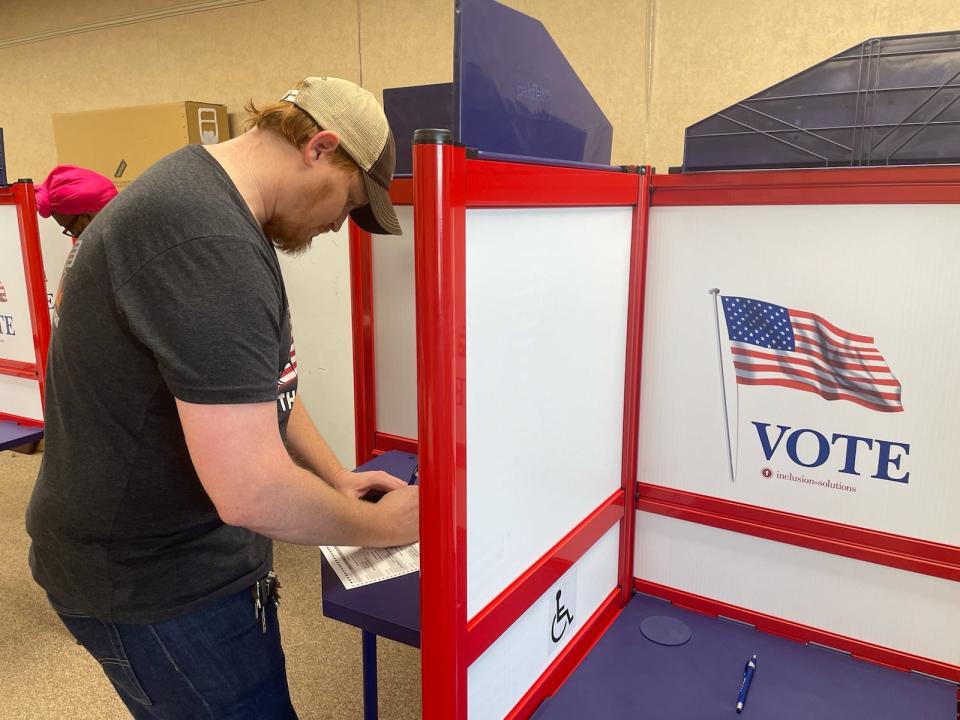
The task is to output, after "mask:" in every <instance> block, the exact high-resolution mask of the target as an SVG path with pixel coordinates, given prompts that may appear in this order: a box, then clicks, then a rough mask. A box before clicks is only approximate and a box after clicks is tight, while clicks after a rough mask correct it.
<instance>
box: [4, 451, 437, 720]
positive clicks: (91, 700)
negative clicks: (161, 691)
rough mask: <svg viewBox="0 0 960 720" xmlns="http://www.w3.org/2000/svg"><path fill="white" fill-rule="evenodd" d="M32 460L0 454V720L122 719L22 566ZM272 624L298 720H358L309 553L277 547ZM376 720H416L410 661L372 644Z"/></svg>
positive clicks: (356, 646) (354, 653) (353, 661)
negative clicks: (278, 598)
mask: <svg viewBox="0 0 960 720" xmlns="http://www.w3.org/2000/svg"><path fill="white" fill-rule="evenodd" d="M40 457H41V455H40V454H39V453H37V454H35V455H21V454H17V453H12V452H0V567H2V568H3V569H4V572H3V574H2V575H0V595H2V597H0V610H2V611H0V698H2V700H0V720H49V719H52V718H65V719H69V720H114V719H118V720H119V719H120V718H128V717H129V715H128V714H127V712H126V710H125V708H124V707H123V705H122V704H121V703H120V701H119V700H118V699H117V697H116V695H115V694H114V692H113V689H112V688H111V686H110V684H109V683H108V682H107V680H106V678H105V677H104V676H103V674H102V673H101V672H100V669H99V666H98V665H97V664H96V662H94V661H93V660H92V659H91V658H90V657H89V656H88V655H87V654H86V653H85V651H84V650H83V649H82V648H80V647H78V646H77V645H76V644H74V643H73V641H72V639H71V638H70V636H69V635H68V634H67V631H66V630H65V629H64V628H63V626H62V625H61V624H60V621H59V620H58V619H57V617H56V615H54V613H53V611H52V610H50V608H49V607H48V606H47V604H46V601H45V599H44V596H43V594H42V592H41V590H40V588H39V587H37V585H36V584H35V583H34V582H33V580H32V578H31V577H30V570H29V568H28V566H27V561H26V557H27V547H28V538H27V534H26V532H25V531H24V529H23V513H24V510H25V508H26V504H27V500H28V499H29V497H30V492H31V490H32V488H33V482H34V479H35V478H36V476H37V469H38V468H39V466H40ZM275 556H276V560H275V562H276V569H277V572H278V573H279V574H280V577H281V579H282V581H283V584H284V591H283V605H282V606H281V608H280V620H281V623H282V632H283V638H284V643H283V644H284V649H285V651H286V655H287V672H288V675H289V678H290V690H291V693H292V695H293V702H294V705H295V706H296V708H297V712H298V713H299V715H300V717H301V719H302V720H319V719H320V718H323V720H348V719H349V720H358V719H359V718H361V717H362V709H361V708H362V704H361V686H360V632H359V631H358V630H355V629H354V628H351V627H349V626H347V625H343V624H342V623H338V622H335V621H332V620H326V619H325V618H324V617H323V615H322V613H321V610H320V572H319V551H318V550H317V549H316V548H311V547H301V546H296V545H286V544H279V543H278V544H277V546H276V551H275ZM379 647H380V652H379V662H380V717H381V718H383V719H384V720H415V719H416V718H419V717H420V653H419V651H418V650H415V649H413V648H408V647H405V646H403V645H399V644H397V643H393V642H390V641H387V640H381V641H380V643H379Z"/></svg>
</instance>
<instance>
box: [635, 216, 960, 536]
mask: <svg viewBox="0 0 960 720" xmlns="http://www.w3.org/2000/svg"><path fill="white" fill-rule="evenodd" d="M957 228H960V205H830V206H795V205H791V206H732V207H731V206H722V207H662V208H653V209H652V211H651V216H650V228H649V251H648V257H647V287H646V302H645V314H646V317H645V320H644V340H643V380H642V389H641V393H642V394H641V398H642V402H641V404H640V411H641V418H640V434H639V479H640V481H641V482H647V483H653V484H656V485H664V486H668V487H672V488H677V489H680V490H686V491H690V492H695V493H699V494H703V495H709V496H713V497H719V498H723V499H726V500H731V501H735V502H742V503H747V504H751V505H758V506H761V507H768V508H772V509H775V510H783V511H787V512H792V513H798V514H801V515H808V516H812V517H816V518H821V519H825V520H830V521H834V522H840V523H845V524H850V525H856V526H860V527H866V528H870V529H876V530H881V531H883V532H888V533H894V534H897V535H906V536H910V537H917V538H922V539H925V540H931V541H935V542H940V543H946V544H950V545H960V523H958V522H957V508H960V483H957V482H955V481H954V475H955V468H956V467H957V466H960V443H958V442H957V441H956V437H955V436H956V428H957V427H958V423H960V409H958V405H957V402H956V398H957V397H958V396H960V375H958V373H957V372H956V369H955V364H956V358H957V357H960V332H958V331H957V328H960V303H957V302H956V301H955V292H956V285H957V278H960V245H958V244H957ZM711 288H719V290H720V294H721V296H725V297H731V298H735V297H739V298H750V299H753V300H755V301H760V302H762V303H769V304H771V305H776V306H780V307H782V308H787V309H789V310H790V311H791V317H792V313H794V312H807V313H813V314H816V315H819V316H821V317H822V318H824V319H825V321H826V322H828V323H830V324H831V325H833V326H834V329H833V330H830V329H825V330H820V331H817V332H810V331H807V330H803V329H802V325H803V323H802V322H798V321H796V320H793V319H791V322H792V324H793V326H794V332H795V333H800V334H801V335H802V334H810V335H813V336H816V337H815V338H814V340H812V341H811V344H810V346H808V347H807V348H805V349H806V350H807V352H806V353H798V352H792V353H790V355H791V359H789V360H784V359H782V358H779V359H778V357H777V356H776V351H771V350H770V349H767V348H763V347H759V346H757V345H754V344H743V343H741V344H740V345H739V346H737V347H735V346H734V345H733V343H731V340H730V338H729V334H728V331H727V325H726V322H725V315H724V310H723V309H722V307H720V308H719V309H715V306H718V307H719V306H720V305H721V303H719V302H716V303H715V301H714V298H713V296H711V295H710V294H709V291H710V289H711ZM715 313H716V315H715ZM718 320H719V334H720V341H719V347H718V339H717V321H718ZM807 324H810V323H809V322H808V323H807ZM836 330H839V331H841V332H843V331H845V332H846V333H848V334H851V333H852V334H856V335H861V336H865V337H868V338H872V343H870V346H872V347H874V348H875V349H876V352H872V353H869V355H871V356H873V357H874V358H876V357H878V356H882V360H880V359H873V360H870V361H861V360H858V359H856V357H854V356H855V355H856V351H854V350H853V349H852V348H854V347H856V346H857V345H858V343H857V342H855V341H852V340H849V339H844V338H843V337H842V336H841V335H837V334H836V333H835V331H836ZM802 339H803V338H801V340H802ZM801 340H798V341H797V342H798V343H799V342H801ZM860 344H862V343H860ZM797 347H798V348H799V347H801V346H800V345H798V346H797ZM817 347H819V350H817V349H816V348H817ZM824 348H830V350H831V352H826V353H825V351H824ZM734 350H736V351H737V358H738V363H739V365H740V371H741V373H743V374H745V375H746V376H748V377H745V378H744V379H745V380H749V379H750V377H754V376H755V377H759V376H761V375H762V376H764V377H765V379H767V380H773V381H775V382H780V381H782V380H787V381H788V382H791V381H792V380H791V378H795V379H800V380H804V381H805V382H807V381H808V378H809V376H810V375H811V374H813V376H814V377H825V376H827V375H828V373H825V370H826V371H831V370H835V371H837V372H838V373H839V374H840V375H841V376H842V378H841V379H840V380H839V381H837V380H836V377H834V380H833V382H839V384H840V385H841V386H844V387H846V386H850V385H853V386H855V387H858V388H866V389H868V390H870V389H871V388H872V391H874V392H876V391H880V392H886V393H888V394H889V393H891V392H894V391H895V390H896V383H897V382H899V383H900V385H902V396H901V397H902V407H903V410H902V412H884V411H881V410H879V409H874V408H871V407H865V406H862V405H860V404H856V403H854V402H851V401H848V400H827V399H824V398H823V397H820V396H819V395H817V394H814V393H812V392H805V391H801V390H798V389H794V388H790V387H786V386H779V385H778V386H752V385H748V384H738V383H737V382H736V374H737V368H736V367H735V366H734ZM744 351H746V352H747V353H752V354H753V355H750V357H748V358H744V357H743V355H742V353H743V352H744ZM833 351H836V352H835V353H833ZM757 353H759V354H760V355H762V356H764V357H765V358H767V359H764V360H759V361H758V360H756V357H757V355H756V354H757ZM831 353H833V357H827V355H830V354H831ZM768 356H773V358H772V359H769V357H768ZM796 358H800V359H801V360H803V361H804V362H805V363H806V364H803V365H802V366H801V368H800V369H801V372H804V373H807V374H806V375H799V376H798V375H797V374H796V370H797V365H796V364H795V363H796ZM757 362H759V363H760V364H761V365H764V366H765V367H767V368H768V370H767V371H765V372H763V373H760V372H756V373H754V374H753V375H752V376H751V375H750V373H751V372H753V371H752V370H751V369H750V368H746V369H745V365H746V364H748V363H757ZM721 363H722V364H723V375H724V378H725V383H721V374H720V366H721ZM751 367H755V365H753V366H751ZM881 367H886V368H887V369H888V370H889V372H883V371H880V370H877V369H876V368H881ZM781 370H783V372H781ZM874 381H876V383H878V384H877V385H874ZM814 382H816V381H814ZM724 387H725V390H726V410H727V414H728V426H727V428H728V429H729V450H730V455H731V456H732V458H733V465H734V469H735V481H734V482H732V481H731V479H730V473H729V460H728V443H727V428H725V425H724V422H725V421H724V402H723V398H722V394H721V391H722V389H723V388H724Z"/></svg>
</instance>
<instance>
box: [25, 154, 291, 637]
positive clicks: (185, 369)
mask: <svg viewBox="0 0 960 720" xmlns="http://www.w3.org/2000/svg"><path fill="white" fill-rule="evenodd" d="M69 264H70V266H69V267H68V268H67V271H66V274H65V276H64V278H63V281H62V291H63V292H62V298H61V305H60V307H59V308H58V317H57V326H56V328H55V329H54V333H53V338H52V341H51V344H50V353H49V361H48V365H47V376H46V381H47V386H46V411H45V432H46V449H45V451H44V455H43V463H42V465H41V466H40V475H39V477H38V478H37V484H36V487H35V488H34V491H33V497H32V498H31V500H30V506H29V507H28V509H27V531H28V532H29V534H30V537H31V538H32V541H33V542H32V546H31V548H30V565H31V568H32V569H33V575H34V577H35V578H36V580H37V582H38V583H40V585H41V586H43V587H44V588H45V589H46V590H47V591H48V592H49V593H51V594H52V595H53V596H54V597H55V598H57V599H58V600H59V601H60V602H62V603H64V604H65V605H67V606H68V607H70V608H72V609H75V610H78V611H81V612H84V613H87V614H89V615H93V616H95V617H98V618H100V619H103V620H109V621H113V622H126V623H140V622H161V621H163V620H166V619H170V618H173V617H176V616H178V615H182V614H184V613H187V612H189V611H191V610H195V609H197V608H199V607H201V606H203V605H205V604H207V603H210V602H212V601H214V600H216V599H218V598H221V597H223V596H225V595H227V594H230V593H232V592H235V591H236V590H239V589H241V588H242V587H244V586H247V585H251V584H252V583H253V582H254V580H255V579H257V578H259V577H261V576H263V575H265V574H266V572H267V571H268V570H269V569H270V565H271V563H272V544H271V541H270V540H269V539H267V538H265V537H263V536H261V535H258V534H256V533H254V532H251V531H250V530H246V529H243V528H239V527H234V526H231V525H226V524H224V523H223V521H222V520H221V519H220V517H219V515H218V514H217V511H216V509H215V507H214V505H213V503H212V501H211V500H210V498H209V497H208V496H207V494H206V492H205V491H204V489H203V486H202V485H201V484H200V481H199V479H198V477H197V473H196V471H195V470H194V467H193V464H192V462H191V460H190V455H189V453H188V451H187V447H186V443H185V441H184V437H183V429H182V427H181V425H180V419H179V416H178V414H177V409H176V404H175V402H174V398H175V397H176V398H179V399H180V400H183V401H186V402H190V403H201V404H231V403H258V402H268V401H275V402H276V403H277V416H278V421H279V424H280V431H281V435H283V436H285V431H286V424H287V420H288V417H289V414H290V410H291V409H292V404H293V402H294V398H295V397H296V391H297V378H296V360H295V355H294V353H293V339H292V336H291V329H290V313H289V306H288V304H287V296H286V291H285V289H284V285H283V277H282V276H281V273H280V265H279V262H278V261H277V256H276V252H275V251H274V249H273V247H272V246H271V244H270V242H269V241H268V240H267V238H266V237H265V236H264V234H263V231H262V230H261V228H260V227H259V225H258V224H257V222H256V220H255V219H254V217H253V215H252V214H251V213H250V211H249V209H248V208H247V206H246V204H245V203H244V200H243V198H242V197H241V196H240V194H239V192H238V191H237V189H236V187H235V186H234V185H233V183H232V182H231V180H230V178H229V177H228V176H227V174H226V173H225V172H224V171H223V169H222V168H221V166H220V165H219V164H218V163H217V162H216V161H215V160H214V159H213V158H212V156H210V154H209V153H207V152H206V151H205V150H204V149H203V148H202V147H199V146H188V147H186V148H184V149H182V150H179V151H177V152H175V153H173V154H172V155H170V156H168V157H166V158H164V159H163V160H161V161H160V162H158V163H157V164H156V165H154V166H153V167H152V168H150V169H149V170H148V171H147V172H145V173H144V174H143V175H142V176H141V177H140V178H138V179H137V180H136V181H135V182H133V183H132V184H131V185H130V187H129V188H127V189H126V190H124V192H122V193H121V194H120V195H119V196H117V197H116V198H115V199H114V200H113V201H112V202H111V203H110V204H109V205H108V206H107V207H106V208H105V209H104V210H103V212H101V213H100V214H99V215H98V216H97V217H96V219H95V220H94V221H93V223H92V224H91V225H90V226H89V227H88V228H87V229H86V230H85V231H84V233H83V235H82V236H81V238H80V243H78V249H77V252H76V253H75V254H73V255H72V257H71V259H70V263H69Z"/></svg>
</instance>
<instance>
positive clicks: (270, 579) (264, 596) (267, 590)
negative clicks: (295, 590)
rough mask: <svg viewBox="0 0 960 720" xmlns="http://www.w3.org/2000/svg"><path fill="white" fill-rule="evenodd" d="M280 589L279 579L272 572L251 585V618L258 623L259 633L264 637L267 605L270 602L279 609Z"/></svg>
mask: <svg viewBox="0 0 960 720" xmlns="http://www.w3.org/2000/svg"><path fill="white" fill-rule="evenodd" d="M281 587H282V585H280V578H278V577H277V574H276V573H275V572H274V571H273V570H271V571H270V572H268V573H267V575H266V577H263V578H261V579H259V580H257V582H256V583H254V585H253V617H254V619H256V620H259V621H260V632H262V633H263V634H264V635H266V633H267V603H269V602H272V603H273V606H274V607H276V608H279V607H280V593H279V592H278V591H279V589H280V588H281Z"/></svg>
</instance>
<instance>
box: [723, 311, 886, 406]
mask: <svg viewBox="0 0 960 720" xmlns="http://www.w3.org/2000/svg"><path fill="white" fill-rule="evenodd" d="M721 299H722V301H723V314H724V317H725V318H726V322H727V334H728V335H729V337H730V351H731V352H732V353H733V366H734V368H736V371H737V383H738V384H740V385H776V386H779V387H786V388H791V389H793V390H802V391H804V392H811V393H815V394H817V395H819V396H820V397H822V398H824V399H825V400H848V401H850V402H854V403H857V404H858V405H862V406H863V407H866V408H870V409H871V410H877V411H879V412H902V411H903V403H902V402H901V399H900V381H899V380H897V378H896V377H894V375H893V371H892V370H890V367H889V366H888V365H887V361H886V360H884V359H883V355H881V354H880V351H879V350H878V349H877V346H876V345H875V344H874V342H873V338H872V337H868V336H866V335H858V334H856V333H852V332H848V331H846V330H841V329H840V328H838V327H837V326H836V325H833V324H831V323H829V322H827V320H825V319H824V318H822V317H820V316H819V315H816V314H814V313H811V312H805V311H803V310H792V309H790V308H786V307H783V306H781V305H774V304H773V303H768V302H763V301H761V300H753V299H750V298H743V297H729V296H721Z"/></svg>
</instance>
